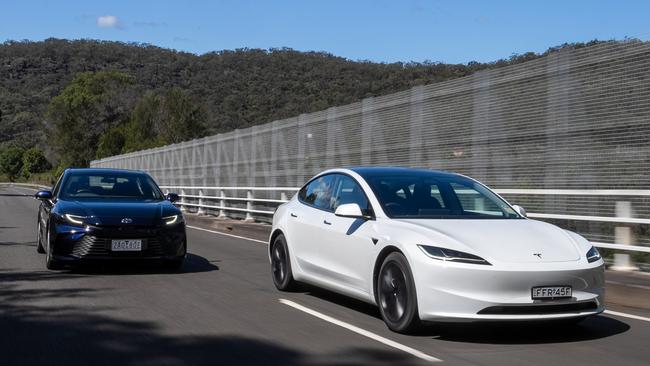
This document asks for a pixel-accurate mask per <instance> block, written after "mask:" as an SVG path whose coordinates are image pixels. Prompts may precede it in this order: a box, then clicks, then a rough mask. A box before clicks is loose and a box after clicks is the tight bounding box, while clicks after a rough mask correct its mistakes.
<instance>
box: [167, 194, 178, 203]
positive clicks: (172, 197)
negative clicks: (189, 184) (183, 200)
mask: <svg viewBox="0 0 650 366" xmlns="http://www.w3.org/2000/svg"><path fill="white" fill-rule="evenodd" d="M178 199H179V197H178V194H176V193H167V200H169V202H176V201H178Z"/></svg>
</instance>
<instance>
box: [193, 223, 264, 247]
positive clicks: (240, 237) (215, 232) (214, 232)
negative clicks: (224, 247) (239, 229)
mask: <svg viewBox="0 0 650 366" xmlns="http://www.w3.org/2000/svg"><path fill="white" fill-rule="evenodd" d="M185 227H189V228H190V229H194V230H201V231H207V232H209V233H213V234H219V235H225V236H230V237H233V238H237V239H244V240H250V241H254V242H256V243H262V244H268V243H267V242H265V241H263V240H257V239H251V238H247V237H245V236H239V235H233V234H227V233H222V232H221V231H215V230H208V229H204V228H202V227H197V226H191V225H186V226H185Z"/></svg>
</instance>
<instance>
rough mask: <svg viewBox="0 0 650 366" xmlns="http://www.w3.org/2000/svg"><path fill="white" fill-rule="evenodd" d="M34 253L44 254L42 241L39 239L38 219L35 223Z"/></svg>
mask: <svg viewBox="0 0 650 366" xmlns="http://www.w3.org/2000/svg"><path fill="white" fill-rule="evenodd" d="M36 230H38V231H37V232H36V252H37V253H40V254H43V253H45V248H43V240H42V239H41V220H40V218H39V220H38V222H37V223H36Z"/></svg>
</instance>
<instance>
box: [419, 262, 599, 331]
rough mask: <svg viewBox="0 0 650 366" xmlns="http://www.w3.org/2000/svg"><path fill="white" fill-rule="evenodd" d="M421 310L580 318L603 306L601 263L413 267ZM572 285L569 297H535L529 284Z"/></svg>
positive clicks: (429, 315)
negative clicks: (504, 267) (543, 298)
mask: <svg viewBox="0 0 650 366" xmlns="http://www.w3.org/2000/svg"><path fill="white" fill-rule="evenodd" d="M414 276H415V277H416V278H415V282H416V284H417V297H418V307H419V314H420V318H421V319H422V320H429V321H445V320H447V321H480V320H543V319H562V318H574V317H584V316H588V315H594V314H598V313H600V312H602V311H603V310H604V309H605V308H604V265H603V264H602V262H601V264H600V265H595V266H593V265H587V264H584V266H582V268H580V267H579V265H578V264H577V263H576V262H572V263H569V262H564V263H562V262H558V263H543V264H531V265H526V266H521V267H519V268H512V267H509V268H508V269H500V268H498V267H496V266H488V265H475V264H460V263H449V264H447V263H431V259H430V258H423V260H420V261H418V262H417V263H416V268H415V271H414ZM538 286H571V288H572V292H573V293H572V297H571V298H564V299H554V300H533V299H532V288H533V287H538Z"/></svg>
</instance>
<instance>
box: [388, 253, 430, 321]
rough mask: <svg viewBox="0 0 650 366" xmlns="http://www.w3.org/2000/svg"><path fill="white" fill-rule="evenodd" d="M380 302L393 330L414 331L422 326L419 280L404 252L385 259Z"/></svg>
mask: <svg viewBox="0 0 650 366" xmlns="http://www.w3.org/2000/svg"><path fill="white" fill-rule="evenodd" d="M377 303H378V304H379V312H380V313H381V317H382V319H383V320H384V322H385V323H386V326H388V328H389V329H390V330H392V331H394V332H398V333H413V332H414V331H416V330H417V329H418V328H420V326H421V321H420V318H419V316H418V304H417V294H416V291H415V282H414V281H413V274H412V273H411V268H410V267H409V264H408V262H407V261H406V258H405V257H404V255H402V253H398V252H393V253H391V254H389V255H388V256H387V257H386V259H384V263H382V265H381V268H380V269H379V275H378V276H377Z"/></svg>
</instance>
